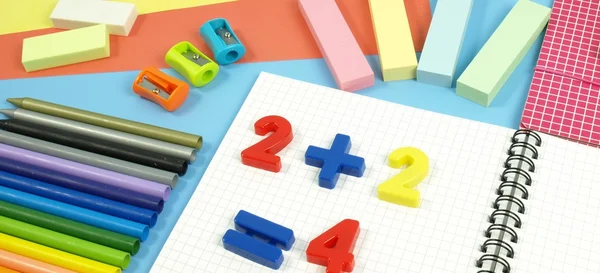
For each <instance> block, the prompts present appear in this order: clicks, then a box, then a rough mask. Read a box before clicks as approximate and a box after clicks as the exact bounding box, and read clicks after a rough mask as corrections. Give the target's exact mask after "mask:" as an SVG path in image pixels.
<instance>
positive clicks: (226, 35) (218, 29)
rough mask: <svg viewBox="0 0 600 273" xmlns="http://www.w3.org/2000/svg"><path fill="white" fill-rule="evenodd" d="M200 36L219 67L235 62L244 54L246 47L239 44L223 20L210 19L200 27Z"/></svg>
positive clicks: (227, 23)
mask: <svg viewBox="0 0 600 273" xmlns="http://www.w3.org/2000/svg"><path fill="white" fill-rule="evenodd" d="M200 36H201V37H202V39H204V41H205V42H206V43H207V44H208V47H209V48H210V49H211V50H212V52H213V55H214V59H215V61H216V62H217V63H218V64H220V65H227V64H231V63H234V62H237V61H238V60H239V59H241V58H242V57H243V56H244V54H246V47H244V45H243V44H242V43H241V42H240V39H238V37H237V35H235V33H234V32H233V30H232V29H231V26H230V25H229V22H227V20H225V18H215V19H212V20H210V21H208V22H206V23H204V25H202V27H200Z"/></svg>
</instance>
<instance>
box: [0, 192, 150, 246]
mask: <svg viewBox="0 0 600 273" xmlns="http://www.w3.org/2000/svg"><path fill="white" fill-rule="evenodd" d="M0 215H2V216H4V217H7V218H11V219H15V220H17V221H21V222H25V223H29V224H32V225H36V226H38V227H42V228H45V229H49V230H53V231H56V232H60V233H63V234H66V235H71V236H73V237H77V238H80V239H83V240H86V241H90V242H94V243H97V244H101V245H105V246H107V247H110V248H114V249H119V250H122V251H126V252H129V253H131V255H135V254H137V253H138V251H139V249H140V240H139V239H137V238H134V237H131V236H127V235H123V234H120V233H116V232H112V231H108V230H105V229H101V228H97V227H95V226H91V225H87V224H83V223H79V222H76V221H73V220H69V219H67V218H63V217H58V216H55V215H52V214H48V213H44V212H40V211H37V210H33V209H29V208H26V207H23V206H18V205H15V204H11V203H7V202H4V201H0Z"/></svg>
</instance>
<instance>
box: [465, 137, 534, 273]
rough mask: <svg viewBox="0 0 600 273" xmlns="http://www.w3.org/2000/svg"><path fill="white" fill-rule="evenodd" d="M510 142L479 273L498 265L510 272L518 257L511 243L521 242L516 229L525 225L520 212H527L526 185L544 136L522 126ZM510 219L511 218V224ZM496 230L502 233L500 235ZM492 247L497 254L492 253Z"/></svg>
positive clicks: (489, 218)
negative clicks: (512, 263)
mask: <svg viewBox="0 0 600 273" xmlns="http://www.w3.org/2000/svg"><path fill="white" fill-rule="evenodd" d="M530 139H532V140H534V144H532V143H530ZM511 142H512V144H511V145H510V147H509V148H508V151H507V154H508V157H507V158H506V160H505V162H504V171H503V172H502V174H501V175H500V181H501V182H500V185H499V186H498V188H497V189H496V194H497V195H498V196H497V197H496V199H495V200H494V201H493V203H492V208H493V209H494V211H493V212H492V213H491V214H490V215H489V216H488V221H489V222H490V225H489V226H488V228H487V229H486V230H485V231H484V236H485V237H486V238H487V240H485V241H484V242H483V244H482V245H481V246H480V251H481V252H483V253H484V254H482V256H481V257H480V258H479V259H477V261H476V263H475V265H476V266H477V267H478V268H481V270H479V271H477V273H495V272H497V271H496V268H497V267H498V268H501V269H502V272H504V273H510V270H511V267H510V262H509V261H510V259H512V258H513V257H514V256H515V251H514V249H513V247H512V246H511V245H510V243H512V244H517V243H518V241H519V237H518V232H517V231H518V230H519V229H520V228H521V226H522V225H523V221H522V219H521V216H519V215H522V214H524V213H525V203H524V202H523V200H527V199H528V198H529V190H528V189H527V187H529V186H531V184H532V183H533V179H532V177H531V173H534V172H535V170H536V168H535V160H536V159H537V158H538V157H539V153H538V149H537V148H536V147H540V146H541V145H542V139H541V137H540V136H539V135H538V134H537V133H535V132H533V131H530V130H523V129H522V130H517V131H516V132H515V133H514V134H513V136H512V139H511ZM513 207H515V208H516V209H512V208H513ZM509 220H512V222H513V224H512V225H511V224H509ZM493 232H497V233H498V234H499V235H498V237H497V238H495V237H494V236H493ZM505 235H506V237H505ZM509 242H510V243H509ZM490 250H491V251H494V253H489V251H490Z"/></svg>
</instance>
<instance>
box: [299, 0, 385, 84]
mask: <svg viewBox="0 0 600 273" xmlns="http://www.w3.org/2000/svg"><path fill="white" fill-rule="evenodd" d="M298 4H299V6H300V12H301V13H302V16H303V17H304V20H305V22H306V24H307V25H308V28H309V29H310V32H311V33H312V36H313V38H314V40H315V41H316V43H317V45H318V47H319V50H320V51H321V54H323V57H324V59H325V62H326V63H327V66H328V67H329V70H330V71H331V74H332V75H333V77H334V79H335V82H336V84H337V86H338V88H339V89H342V90H345V91H350V92H353V91H357V90H360V89H363V88H367V87H370V86H373V85H374V84H375V76H374V74H373V70H372V69H371V67H370V66H369V63H368V62H367V59H366V57H365V55H364V54H363V52H362V50H361V49H360V46H359V45H358V43H357V42H356V39H355V38H354V35H353V34H352V31H351V30H350V28H349V27H348V24H347V23H346V20H345V19H344V16H343V15H342V13H341V12H340V9H339V8H338V6H337V4H336V3H335V0H298Z"/></svg>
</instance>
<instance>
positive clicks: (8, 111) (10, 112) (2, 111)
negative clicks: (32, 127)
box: [0, 109, 15, 118]
mask: <svg viewBox="0 0 600 273" xmlns="http://www.w3.org/2000/svg"><path fill="white" fill-rule="evenodd" d="M14 113H15V110H14V109H0V114H3V115H5V116H7V117H9V118H12V117H13V116H14Z"/></svg>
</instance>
